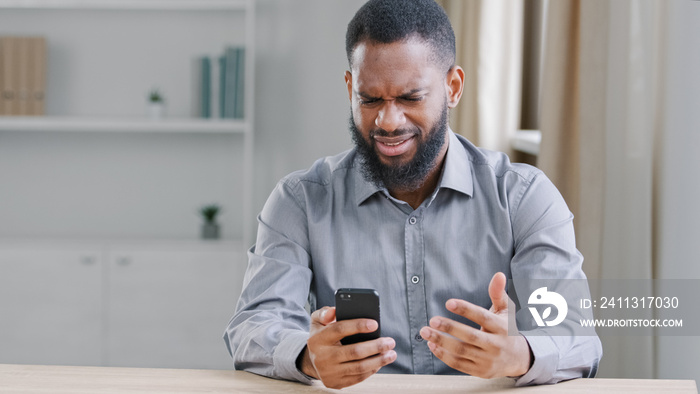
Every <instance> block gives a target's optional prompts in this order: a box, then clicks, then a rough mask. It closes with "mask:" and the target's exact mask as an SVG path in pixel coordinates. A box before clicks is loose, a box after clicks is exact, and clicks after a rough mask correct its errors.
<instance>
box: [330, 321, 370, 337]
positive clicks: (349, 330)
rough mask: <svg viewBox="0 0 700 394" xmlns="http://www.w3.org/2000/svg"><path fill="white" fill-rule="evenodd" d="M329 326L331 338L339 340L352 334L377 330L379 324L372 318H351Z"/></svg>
mask: <svg viewBox="0 0 700 394" xmlns="http://www.w3.org/2000/svg"><path fill="white" fill-rule="evenodd" d="M327 328H328V330H326V332H327V333H328V334H327V335H328V336H329V340H331V341H332V342H337V341H340V340H341V339H343V338H345V337H347V336H350V335H354V334H360V333H370V332H375V331H377V329H378V328H379V324H378V323H377V322H376V320H372V319H350V320H343V321H337V322H335V323H333V324H331V325H328V326H327Z"/></svg>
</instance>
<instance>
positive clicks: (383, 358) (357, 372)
mask: <svg viewBox="0 0 700 394" xmlns="http://www.w3.org/2000/svg"><path fill="white" fill-rule="evenodd" d="M394 361H396V352H395V351H393V350H390V351H388V352H386V353H382V354H378V355H376V356H373V357H370V358H367V359H364V360H361V361H353V362H348V363H345V364H343V365H342V367H343V368H342V369H341V370H340V371H338V373H339V375H340V378H339V379H337V380H334V381H333V382H332V383H330V384H327V383H326V381H324V382H323V383H324V384H325V385H326V387H329V388H334V389H340V388H343V387H348V386H352V385H354V384H357V383H360V382H361V381H363V380H365V379H367V378H369V377H370V376H372V375H374V374H375V373H377V372H378V371H379V370H380V369H381V368H382V367H383V366H385V365H388V364H391V363H393V362H394Z"/></svg>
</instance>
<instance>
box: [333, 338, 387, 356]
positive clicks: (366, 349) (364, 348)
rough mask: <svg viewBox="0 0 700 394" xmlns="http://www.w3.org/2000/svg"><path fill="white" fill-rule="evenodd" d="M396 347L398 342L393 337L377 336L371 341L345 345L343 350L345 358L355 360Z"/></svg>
mask: <svg viewBox="0 0 700 394" xmlns="http://www.w3.org/2000/svg"><path fill="white" fill-rule="evenodd" d="M394 347H396V342H395V341H394V339H393V338H377V339H373V340H371V341H366V342H360V343H355V344H352V345H345V346H343V348H342V350H341V352H342V356H343V360H347V361H354V360H363V359H366V358H368V357H371V356H374V355H377V354H381V353H386V352H388V351H390V350H392V349H394Z"/></svg>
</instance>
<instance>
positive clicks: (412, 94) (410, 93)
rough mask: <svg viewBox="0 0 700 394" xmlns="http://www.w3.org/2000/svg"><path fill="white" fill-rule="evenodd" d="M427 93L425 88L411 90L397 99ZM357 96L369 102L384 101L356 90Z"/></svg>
mask: <svg viewBox="0 0 700 394" xmlns="http://www.w3.org/2000/svg"><path fill="white" fill-rule="evenodd" d="M425 91H426V89H424V88H417V89H411V90H409V91H408V92H406V93H403V94H401V95H400V96H397V98H400V99H405V98H409V97H411V96H414V95H416V94H418V93H421V92H425ZM355 94H356V95H357V96H359V97H362V98H364V99H367V100H381V99H382V98H381V97H375V96H372V95H371V94H369V93H367V92H364V91H357V90H356V91H355Z"/></svg>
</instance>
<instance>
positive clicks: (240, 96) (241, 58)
mask: <svg viewBox="0 0 700 394" xmlns="http://www.w3.org/2000/svg"><path fill="white" fill-rule="evenodd" d="M236 51H237V52H238V58H237V61H238V66H237V67H236V100H235V102H236V104H235V112H234V116H233V117H234V118H237V119H243V118H244V117H245V112H244V110H245V108H244V103H245V96H244V93H245V89H244V88H245V86H244V85H245V48H242V47H241V48H237V49H236Z"/></svg>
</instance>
